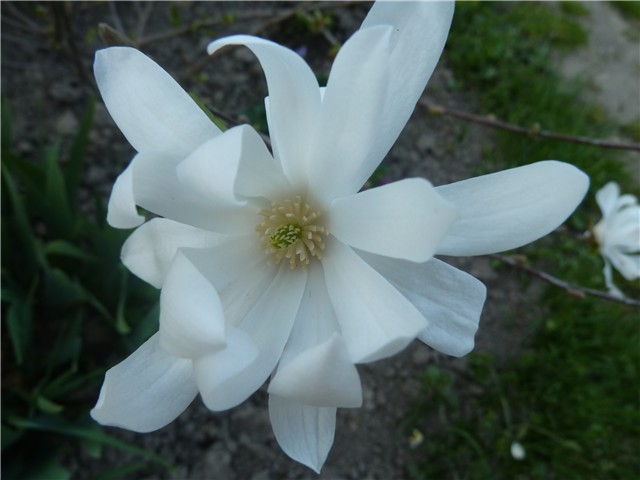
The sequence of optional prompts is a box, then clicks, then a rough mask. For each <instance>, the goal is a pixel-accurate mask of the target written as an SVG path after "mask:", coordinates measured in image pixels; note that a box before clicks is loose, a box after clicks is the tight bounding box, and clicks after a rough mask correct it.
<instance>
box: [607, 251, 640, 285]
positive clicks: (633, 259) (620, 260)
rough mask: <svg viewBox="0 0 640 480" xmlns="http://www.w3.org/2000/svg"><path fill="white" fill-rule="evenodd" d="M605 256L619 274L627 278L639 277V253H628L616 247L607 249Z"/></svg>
mask: <svg viewBox="0 0 640 480" xmlns="http://www.w3.org/2000/svg"><path fill="white" fill-rule="evenodd" d="M607 258H608V259H609V260H610V261H611V264H612V265H613V266H614V267H615V269H616V270H618V272H620V274H621V275H622V276H623V277H624V278H626V279H627V280H635V279H636V278H640V255H639V254H635V255H629V254H625V253H623V252H621V251H620V250H618V249H615V248H610V249H608V250H607Z"/></svg>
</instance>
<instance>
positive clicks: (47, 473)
mask: <svg viewBox="0 0 640 480" xmlns="http://www.w3.org/2000/svg"><path fill="white" fill-rule="evenodd" d="M70 478H71V472H69V470H67V469H66V468H64V467H63V466H62V465H60V464H59V463H58V460H57V459H55V458H54V459H51V461H49V462H47V463H45V464H43V465H41V466H36V467H35V469H33V470H31V471H30V472H29V473H28V474H27V475H26V476H25V480H69V479H70Z"/></svg>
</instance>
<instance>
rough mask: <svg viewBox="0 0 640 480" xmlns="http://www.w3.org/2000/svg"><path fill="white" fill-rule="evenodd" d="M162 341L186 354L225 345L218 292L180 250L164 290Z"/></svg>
mask: <svg viewBox="0 0 640 480" xmlns="http://www.w3.org/2000/svg"><path fill="white" fill-rule="evenodd" d="M160 345H161V346H162V348H164V349H165V350H166V351H167V352H169V353H170V354H172V355H175V356H176V357H186V358H196V357H200V356H202V355H205V354H207V353H211V352H212V351H215V350H219V349H221V348H222V347H223V346H224V345H225V326H224V314H223V312H222V305H221V304H220V299H219V298H218V293H217V292H216V290H215V288H213V285H211V283H210V282H209V281H208V280H207V279H206V278H205V277H204V276H203V275H202V273H200V272H199V271H198V269H196V267H195V266H194V265H193V264H192V263H191V262H190V261H189V260H188V259H187V257H185V256H184V255H183V254H182V253H180V251H178V253H177V254H176V255H175V256H174V258H173V262H172V263H171V266H170V267H169V271H168V273H167V276H166V278H165V281H164V284H163V285H162V291H161V292H160Z"/></svg>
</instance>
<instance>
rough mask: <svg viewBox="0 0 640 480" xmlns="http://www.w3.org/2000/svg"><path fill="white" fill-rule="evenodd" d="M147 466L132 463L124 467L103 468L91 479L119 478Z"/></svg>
mask: <svg viewBox="0 0 640 480" xmlns="http://www.w3.org/2000/svg"><path fill="white" fill-rule="evenodd" d="M146 468H147V465H146V464H144V463H134V464H131V465H125V466H124V467H115V468H112V469H109V470H104V471H103V472H101V473H100V474H99V475H97V476H95V477H92V478H91V480H119V479H120V478H124V477H126V476H127V475H129V474H132V473H135V472H139V471H140V470H144V469H146Z"/></svg>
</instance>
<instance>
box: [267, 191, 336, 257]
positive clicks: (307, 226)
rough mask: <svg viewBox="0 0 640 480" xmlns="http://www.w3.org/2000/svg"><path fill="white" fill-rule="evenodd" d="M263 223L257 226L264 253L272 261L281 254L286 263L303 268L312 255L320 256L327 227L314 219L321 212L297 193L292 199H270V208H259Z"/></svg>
mask: <svg viewBox="0 0 640 480" xmlns="http://www.w3.org/2000/svg"><path fill="white" fill-rule="evenodd" d="M259 214H260V216H262V217H263V219H264V220H263V221H262V223H260V225H258V226H257V227H256V230H257V231H258V233H259V234H260V242H261V245H262V248H263V250H264V251H265V253H267V254H268V255H270V256H271V261H272V263H274V264H276V265H277V264H279V263H280V262H281V261H282V259H283V258H287V259H289V266H290V267H291V268H292V269H293V268H295V267H297V266H300V267H301V268H303V269H304V268H306V267H307V265H309V260H310V259H311V257H316V258H318V259H319V258H321V256H322V250H324V247H325V238H326V237H327V235H328V234H329V232H328V231H327V229H326V228H325V227H323V226H322V225H318V224H317V222H316V220H317V219H318V217H320V216H321V215H322V213H321V212H318V211H315V210H314V209H313V208H311V206H310V205H309V204H308V203H306V202H304V201H303V200H302V197H301V196H299V195H297V196H296V197H295V198H294V199H293V200H289V199H287V200H284V201H283V202H273V203H272V204H271V209H270V210H267V209H264V210H261V211H260V212H259Z"/></svg>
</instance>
